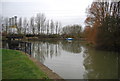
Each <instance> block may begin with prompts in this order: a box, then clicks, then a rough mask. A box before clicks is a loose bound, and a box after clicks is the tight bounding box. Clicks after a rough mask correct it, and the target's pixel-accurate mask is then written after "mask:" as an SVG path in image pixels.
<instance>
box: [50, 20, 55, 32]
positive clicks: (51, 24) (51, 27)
mask: <svg viewBox="0 0 120 81" xmlns="http://www.w3.org/2000/svg"><path fill="white" fill-rule="evenodd" d="M50 29H51V34H54V22H53V20H51V22H50Z"/></svg>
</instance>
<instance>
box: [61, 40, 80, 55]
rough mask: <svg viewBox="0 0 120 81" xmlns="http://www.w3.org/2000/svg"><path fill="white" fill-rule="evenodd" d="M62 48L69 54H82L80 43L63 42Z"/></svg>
mask: <svg viewBox="0 0 120 81" xmlns="http://www.w3.org/2000/svg"><path fill="white" fill-rule="evenodd" d="M61 44H62V45H61V46H62V49H63V50H65V51H68V52H72V53H80V52H81V45H80V41H74V40H73V41H71V42H69V41H67V40H66V41H62V42H61Z"/></svg>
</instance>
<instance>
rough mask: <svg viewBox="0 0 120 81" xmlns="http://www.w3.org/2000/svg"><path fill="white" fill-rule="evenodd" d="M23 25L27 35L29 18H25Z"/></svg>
mask: <svg viewBox="0 0 120 81" xmlns="http://www.w3.org/2000/svg"><path fill="white" fill-rule="evenodd" d="M23 27H24V34H25V35H26V33H27V18H24V20H23Z"/></svg>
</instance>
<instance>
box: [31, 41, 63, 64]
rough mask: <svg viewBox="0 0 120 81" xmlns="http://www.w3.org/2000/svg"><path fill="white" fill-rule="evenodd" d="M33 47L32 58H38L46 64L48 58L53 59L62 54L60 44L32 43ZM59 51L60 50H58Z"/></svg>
mask: <svg viewBox="0 0 120 81" xmlns="http://www.w3.org/2000/svg"><path fill="white" fill-rule="evenodd" d="M31 44H32V45H31V47H32V57H34V58H36V59H37V60H39V61H40V62H42V63H44V61H45V59H46V58H52V57H54V56H59V55H60V54H61V52H60V47H59V42H58V43H52V42H51V41H48V42H44V41H41V42H31ZM58 49H59V50H58Z"/></svg>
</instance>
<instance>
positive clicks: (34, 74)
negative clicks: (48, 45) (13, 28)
mask: <svg viewBox="0 0 120 81" xmlns="http://www.w3.org/2000/svg"><path fill="white" fill-rule="evenodd" d="M0 51H1V50H0ZM2 78H3V79H48V77H47V76H46V74H45V73H43V72H42V71H41V70H40V68H38V67H37V66H36V65H35V64H34V62H32V61H31V60H30V59H29V58H28V57H27V56H26V55H25V54H22V52H19V51H16V50H9V49H2Z"/></svg>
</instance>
